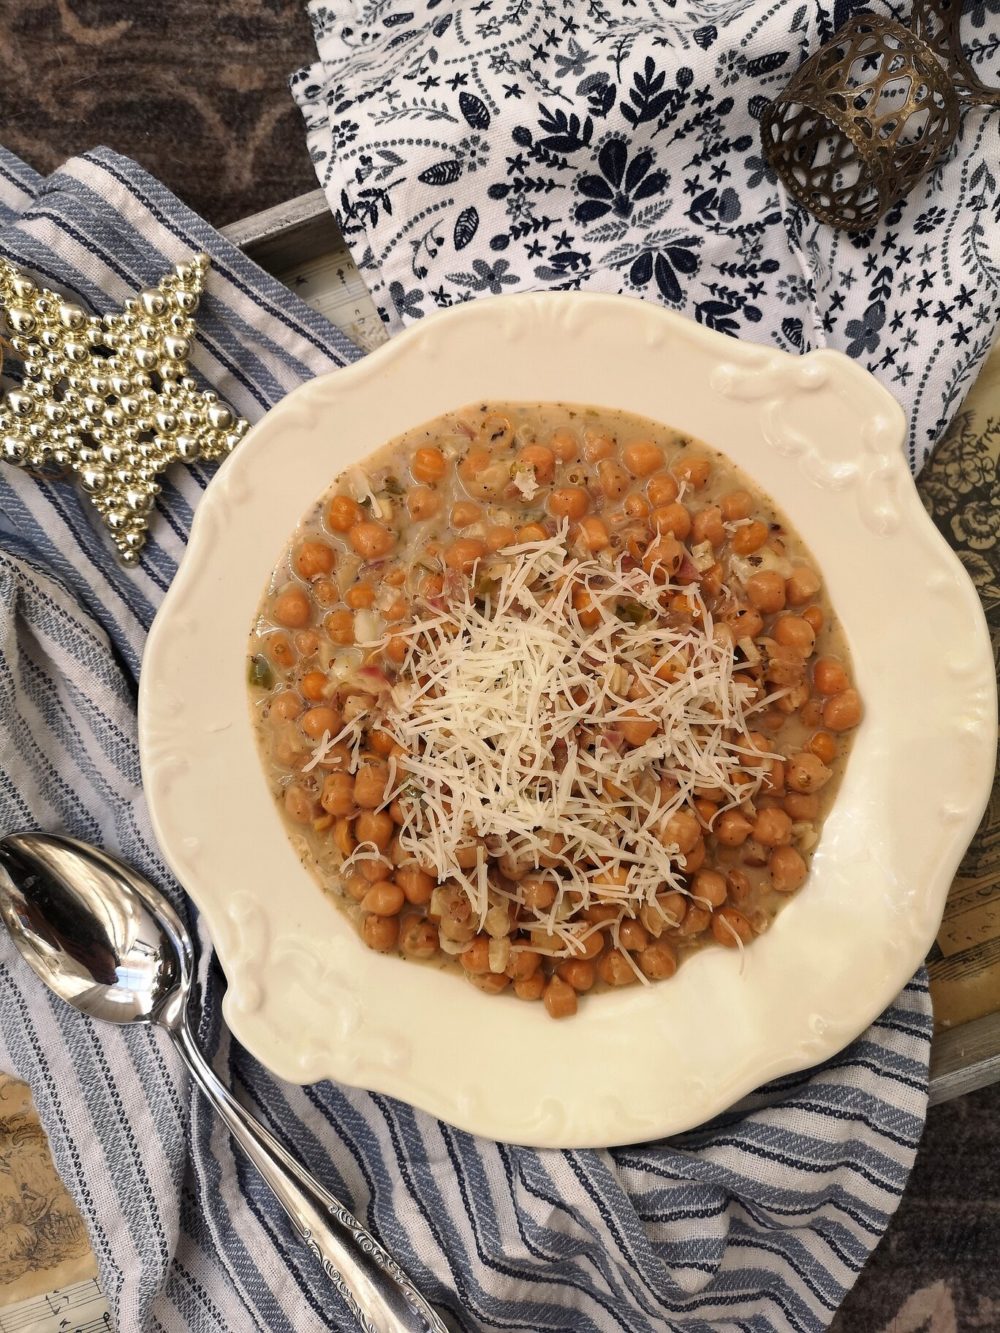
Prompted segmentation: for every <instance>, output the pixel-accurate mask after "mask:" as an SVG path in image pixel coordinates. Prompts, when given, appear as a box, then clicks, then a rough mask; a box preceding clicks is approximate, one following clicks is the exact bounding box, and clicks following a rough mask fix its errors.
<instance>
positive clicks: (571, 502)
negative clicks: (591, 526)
mask: <svg viewBox="0 0 1000 1333" xmlns="http://www.w3.org/2000/svg"><path fill="white" fill-rule="evenodd" d="M547 507H548V511H549V513H550V514H551V515H552V516H553V518H583V516H584V514H585V513H586V512H587V510H588V509H589V508H590V496H589V495H588V494H587V492H586V491H585V490H584V489H583V487H582V486H558V487H556V489H555V490H554V491H552V492H551V493H550V495H549V500H548V506H547Z"/></svg>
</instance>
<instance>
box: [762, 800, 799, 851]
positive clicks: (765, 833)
mask: <svg viewBox="0 0 1000 1333" xmlns="http://www.w3.org/2000/svg"><path fill="white" fill-rule="evenodd" d="M753 836H754V838H755V839H756V840H757V842H759V843H760V844H761V845H762V846H764V847H784V846H785V845H786V844H787V843H790V842H791V840H792V821H791V818H790V817H789V816H788V815H787V814H786V813H785V811H784V810H779V809H777V808H773V809H767V810H761V811H760V813H759V814H758V815H757V822H756V824H754V826H753Z"/></svg>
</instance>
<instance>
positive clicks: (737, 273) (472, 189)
mask: <svg viewBox="0 0 1000 1333" xmlns="http://www.w3.org/2000/svg"><path fill="white" fill-rule="evenodd" d="M960 8H961V7H960ZM964 8H965V15H964V18H963V28H962V31H963V35H964V37H965V39H966V49H967V52H968V55H969V57H970V59H971V60H972V63H973V66H974V68H975V69H976V71H977V73H978V74H979V75H980V77H982V78H983V79H984V80H985V81H986V82H993V81H995V82H1000V78H997V72H998V71H1000V6H998V5H997V4H996V3H995V2H994V0H975V3H972V4H967V5H966V6H965V7H964ZM856 9H866V10H874V11H875V12H880V13H884V14H887V15H888V14H890V13H891V15H892V16H893V17H896V18H901V19H902V20H904V21H905V20H906V17H907V14H908V12H909V4H907V3H903V4H902V5H897V4H892V5H889V4H881V3H879V0H874V3H871V4H869V3H867V0H865V2H864V3H862V2H861V0H821V3H817V4H805V3H800V0H773V2H772V3H769V4H765V3H762V0H670V3H664V0H585V2H583V0H449V2H448V3H446V4H442V3H441V2H440V0H334V2H333V3H322V2H321V0H314V3H312V4H311V5H310V6H309V14H310V17H311V19H312V23H313V29H314V32H315V36H316V42H317V47H318V56H319V58H318V60H317V61H316V62H315V63H314V64H313V65H312V66H310V67H308V68H306V69H303V70H302V71H300V72H299V73H298V74H297V75H295V76H294V77H293V79H292V91H293V93H294V95H295V97H296V99H297V100H298V102H299V104H300V106H301V108H302V111H303V113H304V115H305V119H306V125H307V129H308V139H309V147H310V151H311V153H312V157H313V161H314V163H315V165H316V170H317V173H318V175H319V179H320V184H321V185H322V186H323V188H324V190H325V191H326V195H327V198H328V200H329V202H330V207H331V208H332V209H333V211H334V212H335V213H336V214H337V217H338V218H339V220H340V222H341V225H342V228H343V230H344V234H345V236H346V238H347V240H348V242H349V243H350V245H351V247H352V250H353V253H354V257H355V259H356V260H357V262H358V264H359V266H360V267H361V270H362V273H363V274H364V277H365V279H366V281H367V283H368V285H369V287H370V288H371V290H372V292H373V294H374V296H375V299H376V301H377V303H378V304H379V306H380V308H381V310H382V313H383V317H384V318H385V320H386V321H387V323H388V324H389V327H390V328H391V329H398V328H400V327H401V326H402V325H404V324H406V323H409V322H410V321H412V320H414V319H419V318H421V317H422V316H423V315H426V314H428V313H429V312H431V311H433V310H434V309H436V308H439V307H444V306H450V305H454V304H455V303H456V302H459V301H467V300H469V299H470V298H471V297H475V296H478V295H481V294H483V293H490V292H513V291H518V290H521V289H525V288H543V287H564V288H572V289H574V290H586V291H602V292H626V293H634V294H636V295H639V296H642V297H646V298H649V299H652V300H655V301H659V302H662V303H663V304H664V305H667V306H670V307H672V308H674V309H676V310H680V311H682V312H683V313H685V314H687V315H690V316H691V317H692V318H694V319H696V320H698V322H699V323H701V324H705V325H706V326H708V327H709V328H715V329H720V330H722V331H723V332H725V333H731V334H735V335H737V336H739V337H741V338H749V339H750V340H751V341H754V342H761V343H767V344H770V345H771V346H774V347H778V348H781V349H783V350H785V351H792V352H800V351H808V350H809V349H811V348H813V347H833V348H836V349H838V350H840V351H843V352H846V353H847V354H848V356H851V357H855V358H856V359H857V360H858V361H859V362H860V364H862V365H863V366H865V367H866V368H867V369H869V370H871V371H872V372H873V374H875V375H876V376H877V377H878V378H879V379H881V380H882V382H883V383H884V384H885V385H886V386H887V388H888V389H889V390H890V391H891V392H892V393H893V394H894V395H895V396H896V397H897V398H898V399H899V401H900V402H901V403H902V405H903V407H904V409H905V410H906V412H907V415H908V417H909V419H910V435H909V453H910V462H911V464H912V465H913V466H915V467H916V466H919V465H920V464H921V463H922V462H923V460H924V458H925V457H926V455H927V454H928V452H929V451H930V449H931V448H932V446H933V444H934V442H935V440H937V438H938V437H939V436H940V434H941V433H942V431H943V430H944V428H945V426H946V425H947V423H948V420H949V419H950V417H951V415H952V414H953V413H954V411H955V410H956V409H957V407H958V406H959V404H960V403H961V401H962V398H963V397H964V395H965V392H966V390H967V389H968V388H969V386H970V385H971V384H972V382H973V380H974V378H975V375H976V372H977V370H978V368H979V365H980V363H981V362H982V360H983V359H984V357H985V356H986V353H987V352H988V350H989V348H990V344H991V342H992V340H993V333H994V330H995V328H996V326H997V322H998V318H1000V227H998V225H997V221H998V218H1000V188H998V180H1000V172H998V170H997V163H998V161H1000V115H998V114H997V112H996V110H995V109H994V110H985V109H974V110H970V111H968V112H967V113H966V115H965V117H964V120H963V122H962V127H961V132H960V136H959V140H958V143H957V145H956V147H955V149H954V151H953V152H952V154H951V156H950V158H949V159H948V160H947V161H945V162H944V163H942V164H941V165H940V166H938V167H937V168H936V169H935V170H934V171H933V172H932V173H931V174H930V175H929V176H928V177H927V178H926V179H925V180H924V181H921V182H918V183H917V185H916V187H915V189H914V190H913V192H912V194H911V195H910V197H909V198H908V199H907V200H906V201H904V202H903V203H901V204H899V205H897V206H896V207H894V208H892V209H891V211H890V212H889V214H888V215H887V216H886V218H885V219H884V220H883V222H882V223H881V225H879V226H878V227H876V228H874V229H873V230H872V231H871V232H867V233H864V234H862V235H859V236H855V237H849V236H847V235H845V234H844V233H840V232H835V231H833V230H832V229H831V228H829V227H826V226H821V225H820V224H818V223H816V222H815V220H813V219H812V218H810V217H809V215H808V214H806V213H805V212H804V211H803V210H802V209H800V208H798V207H797V206H794V207H793V206H790V205H789V202H788V200H787V199H786V197H785V193H784V191H783V189H781V188H780V187H779V185H778V183H777V181H776V178H775V177H774V175H773V173H772V172H771V171H770V169H769V168H768V167H767V165H766V164H765V162H764V160H763V157H762V154H761V146H760V131H759V126H758V120H759V117H760V114H761V111H762V110H763V108H764V106H765V105H766V103H767V102H768V101H769V100H770V98H772V97H774V96H775V95H776V94H777V93H778V92H779V91H780V90H781V89H782V87H783V86H784V84H785V83H786V82H787V81H788V78H789V77H790V75H791V74H792V73H793V71H794V70H795V69H796V68H797V67H798V66H799V64H801V62H802V61H803V60H804V59H805V58H806V57H807V56H808V55H810V54H811V53H812V52H813V51H815V50H816V49H817V48H818V47H819V46H820V45H821V44H822V43H823V42H824V41H826V40H827V39H828V38H829V37H830V36H831V35H832V33H833V32H834V30H835V29H836V28H837V27H839V26H840V25H841V24H842V23H843V22H844V20H845V19H846V18H847V17H848V16H849V15H850V13H851V12H852V11H854V10H856Z"/></svg>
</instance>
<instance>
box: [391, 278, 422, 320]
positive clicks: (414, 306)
mask: <svg viewBox="0 0 1000 1333" xmlns="http://www.w3.org/2000/svg"><path fill="white" fill-rule="evenodd" d="M389 296H390V297H391V299H392V303H393V305H394V306H395V307H396V310H397V312H398V313H399V314H400V315H404V316H409V318H410V319H422V318H423V314H424V312H423V311H422V310H421V309H420V302H421V301H422V300H423V299H424V294H423V292H422V291H421V290H420V288H419V287H414V288H412V289H411V290H410V291H406V289H405V288H404V287H403V284H402V283H401V282H392V283H390V284H389Z"/></svg>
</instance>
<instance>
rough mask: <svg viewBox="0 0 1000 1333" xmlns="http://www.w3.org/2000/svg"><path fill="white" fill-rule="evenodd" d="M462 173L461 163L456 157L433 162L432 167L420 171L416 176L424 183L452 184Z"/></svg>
mask: <svg viewBox="0 0 1000 1333" xmlns="http://www.w3.org/2000/svg"><path fill="white" fill-rule="evenodd" d="M461 174H462V164H461V162H459V160H458V159H457V158H454V157H453V158H448V159H447V160H446V161H444V162H435V163H434V165H433V166H432V167H428V168H427V170H426V171H422V172H421V173H420V175H419V176H418V177H417V180H418V181H423V183H424V184H425V185H454V183H455V181H457V180H458V178H459V176H461Z"/></svg>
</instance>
